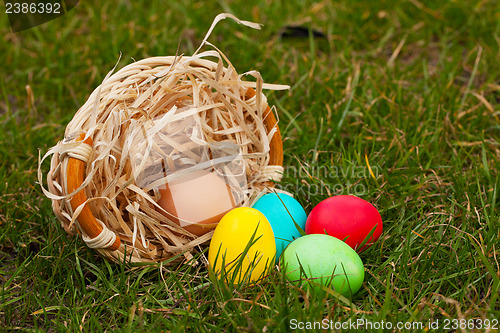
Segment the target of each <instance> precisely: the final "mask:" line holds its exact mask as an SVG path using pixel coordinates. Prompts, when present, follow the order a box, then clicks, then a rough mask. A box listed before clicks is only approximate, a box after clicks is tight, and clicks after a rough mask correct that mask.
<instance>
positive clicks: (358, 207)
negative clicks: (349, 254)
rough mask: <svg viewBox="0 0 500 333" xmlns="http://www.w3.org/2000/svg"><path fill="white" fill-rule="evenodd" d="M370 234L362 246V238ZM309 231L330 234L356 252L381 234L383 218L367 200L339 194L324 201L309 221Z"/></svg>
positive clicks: (307, 230)
mask: <svg viewBox="0 0 500 333" xmlns="http://www.w3.org/2000/svg"><path fill="white" fill-rule="evenodd" d="M373 229H375V231H373V234H372V235H371V237H370V238H369V239H368V241H366V243H365V244H364V245H363V246H362V247H361V248H360V246H361V244H362V243H363V241H364V240H365V239H366V238H367V237H368V235H369V234H370V233H371V232H372V230H373ZM305 231H306V234H325V233H326V234H328V235H330V236H333V237H336V238H338V239H341V240H344V241H345V242H346V243H347V244H348V245H349V246H350V247H352V248H353V249H354V250H356V251H357V252H361V251H363V250H365V249H367V248H368V247H370V246H371V245H372V244H373V243H374V242H375V241H376V240H377V239H378V238H379V237H380V235H381V234H382V218H381V217H380V214H379V212H378V211H377V209H376V208H375V207H374V206H373V205H372V204H371V203H369V202H368V201H366V200H363V199H361V198H358V197H355V196H352V195H339V196H335V197H331V198H328V199H325V200H323V201H321V202H320V203H319V204H318V205H317V206H316V207H314V208H313V210H312V211H311V213H310V214H309V216H308V217H307V221H306V230H305Z"/></svg>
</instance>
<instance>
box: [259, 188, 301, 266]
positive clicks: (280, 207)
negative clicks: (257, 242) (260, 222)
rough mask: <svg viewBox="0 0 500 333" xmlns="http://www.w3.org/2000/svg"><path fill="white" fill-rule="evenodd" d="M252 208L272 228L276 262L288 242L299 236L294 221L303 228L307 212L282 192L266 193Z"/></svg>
mask: <svg viewBox="0 0 500 333" xmlns="http://www.w3.org/2000/svg"><path fill="white" fill-rule="evenodd" d="M280 199H281V200H280ZM252 208H255V209H257V210H258V211H260V212H261V213H262V214H264V216H265V217H266V218H267V220H268V221H269V223H270V224H271V227H272V228H273V232H274V239H275V241H276V262H278V260H279V257H280V255H281V253H282V252H283V250H284V249H285V248H286V247H287V246H288V244H290V243H291V242H292V241H293V240H294V239H295V238H299V237H300V236H301V234H300V232H299V230H298V229H297V227H296V226H295V223H297V225H298V226H299V227H300V228H302V230H304V228H305V226H306V220H307V214H306V212H305V211H304V208H302V206H301V205H300V203H299V202H298V201H297V200H295V199H294V198H292V197H291V196H289V195H287V194H283V193H278V194H276V193H268V194H266V195H264V196H262V197H261V198H260V199H259V200H257V202H256V203H255V204H254V205H253V206H252ZM294 221H295V223H294Z"/></svg>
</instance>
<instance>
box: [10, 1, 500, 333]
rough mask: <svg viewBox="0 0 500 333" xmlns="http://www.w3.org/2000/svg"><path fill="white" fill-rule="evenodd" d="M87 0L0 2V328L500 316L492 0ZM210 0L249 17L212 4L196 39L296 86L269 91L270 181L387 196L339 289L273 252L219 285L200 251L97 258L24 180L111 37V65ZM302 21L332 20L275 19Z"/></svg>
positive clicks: (167, 34) (185, 43)
mask: <svg viewBox="0 0 500 333" xmlns="http://www.w3.org/2000/svg"><path fill="white" fill-rule="evenodd" d="M101 3H103V2H98V1H91V3H89V2H87V1H81V2H80V3H79V4H78V6H77V7H76V8H75V9H74V10H72V11H71V12H70V13H68V14H67V15H65V16H63V17H61V18H59V19H57V20H55V21H52V22H50V23H47V24H44V25H42V26H39V27H36V28H33V29H30V30H27V31H23V32H20V33H16V34H13V33H11V32H10V28H9V26H8V20H7V16H6V15H5V14H0V35H1V36H2V37H1V39H0V63H1V64H2V67H1V74H2V75H1V80H0V142H1V145H0V179H1V181H0V327H1V329H0V330H21V331H55V332H58V331H85V332H98V331H109V332H111V331H118V332H121V331H124V332H132V331H134V332H140V331H144V332H150V331H161V330H163V331H169V330H170V331H185V330H186V331H202V332H203V331H217V330H227V331H263V330H266V331H267V332H274V331H283V332H284V331H288V330H289V328H290V326H289V325H290V321H291V320H292V319H296V320H297V321H310V322H312V321H321V320H323V319H325V318H327V319H328V320H332V321H338V322H345V321H348V320H349V319H350V320H352V321H356V320H358V319H366V320H369V321H372V322H376V321H382V320H384V321H390V322H391V323H394V325H395V324H396V323H397V322H407V321H422V322H425V323H427V322H428V320H440V321H441V325H443V321H444V320H445V319H447V318H448V319H466V320H470V319H476V320H477V319H490V320H491V319H498V318H500V299H499V297H498V294H499V287H500V267H499V257H500V246H499V238H500V227H499V225H500V224H499V222H500V221H499V220H500V213H499V198H500V193H499V191H500V188H499V187H500V173H499V171H498V170H499V169H500V142H499V141H500V120H499V119H500V112H499V111H500V108H499V101H500V72H499V68H498V60H499V58H498V55H499V46H500V36H499V33H500V16H499V15H500V14H499V13H500V11H499V6H498V4H497V3H496V1H494V0H482V1H479V0H472V1H418V0H410V1H396V0H386V1H368V0H358V1H332V2H329V1H323V2H318V3H311V2H308V1H264V0H259V1H255V2H252V1H245V2H241V3H239V2H236V1H224V0H220V1H218V2H210V4H208V3H209V2H197V1H184V2H182V1H151V2H149V1H122V2H120V3H119V4H114V3H113V2H106V4H104V5H103V4H101ZM112 3H113V4H112ZM223 11H227V12H231V13H233V14H235V15H236V16H238V17H239V18H241V19H246V20H250V21H255V22H259V23H263V24H264V26H263V29H262V30H261V31H254V30H252V29H248V28H244V27H241V26H238V25H237V24H235V23H234V22H230V21H224V22H222V23H221V24H219V25H218V27H217V28H216V30H215V31H214V34H213V35H212V37H211V38H210V41H212V42H213V43H215V44H216V45H217V46H218V47H219V48H220V49H222V50H223V51H224V52H225V53H226V55H228V57H229V58H230V59H231V61H232V62H233V64H234V65H235V66H236V68H237V69H238V71H239V72H245V71H248V70H252V69H256V70H259V71H260V72H261V73H262V75H263V77H264V79H265V81H267V82H272V83H282V84H290V85H291V87H292V88H291V89H290V91H289V92H286V91H285V92H271V93H269V94H268V99H269V100H270V102H271V103H272V104H275V105H276V106H277V108H278V113H279V116H280V128H281V130H282V134H283V137H284V148H285V165H286V166H288V167H289V170H288V172H287V173H286V174H285V177H284V179H283V182H282V184H280V186H282V187H284V188H287V189H288V190H289V191H290V192H292V193H294V194H296V195H297V197H298V199H299V201H300V202H301V203H302V204H303V205H304V207H305V209H306V211H308V212H309V211H310V209H311V208H312V207H313V206H314V205H315V204H317V203H318V202H320V201H321V200H323V199H324V198H326V197H328V196H330V195H334V194H339V193H344V194H345V193H353V194H357V195H359V196H361V197H362V198H364V199H366V200H368V201H370V202H372V203H373V204H374V205H375V206H376V207H377V208H378V209H379V211H380V213H381V215H382V218H383V221H384V232H383V235H382V238H381V240H380V241H379V242H378V243H376V244H375V245H374V246H372V247H371V248H369V249H368V250H367V251H365V252H364V253H362V254H361V258H362V260H363V262H364V265H365V268H366V278H365V282H364V285H363V287H362V289H361V290H360V292H359V293H357V294H356V295H355V296H354V297H353V298H352V300H347V301H346V300H345V299H342V298H339V297H338V296H336V294H335V293H329V294H327V295H316V294H309V293H306V292H305V291H303V290H300V289H298V288H297V287H294V286H293V285H291V284H290V283H288V282H287V281H286V280H285V279H284V277H283V276H282V275H281V274H280V273H279V271H276V273H275V274H273V275H272V276H271V277H270V278H268V279H266V280H265V281H263V282H262V283H260V284H258V285H256V286H243V287H238V288H226V287H225V286H224V285H223V284H221V283H213V282H214V281H211V280H210V278H209V275H208V273H207V270H206V268H205V267H198V268H192V267H190V266H186V265H185V266H179V267H168V268H167V267H147V268H144V269H130V268H127V267H126V266H125V265H123V264H112V263H108V262H107V261H105V260H103V259H102V258H100V257H99V256H97V255H96V253H95V252H93V251H92V250H88V249H87V248H86V247H85V245H84V244H83V242H82V241H81V240H80V239H73V238H70V237H68V236H66V235H65V234H64V231H63V230H62V228H61V227H60V225H59V222H58V221H57V220H56V218H55V216H54V215H53V213H52V211H51V205H50V200H48V199H46V198H45V197H44V196H43V195H42V192H41V190H40V187H39V185H38V184H37V183H36V170H37V159H38V154H39V151H41V152H42V153H45V152H46V151H47V150H48V149H49V148H50V147H51V146H53V145H54V144H55V143H56V142H57V141H58V140H60V139H61V138H62V136H63V132H64V128H65V125H66V124H67V123H68V121H69V120H70V119H71V118H72V116H73V114H74V112H75V111H76V110H77V109H78V108H79V107H80V106H81V105H82V104H83V103H84V102H85V100H86V99H87V98H88V96H89V95H90V93H91V92H92V90H93V89H94V88H95V87H96V86H97V85H99V83H100V81H101V80H102V79H103V78H104V76H105V75H106V73H107V72H108V71H109V70H110V69H111V68H112V67H113V66H114V64H115V62H116V61H117V59H118V57H119V54H120V52H121V53H122V58H121V61H120V64H119V67H121V66H123V65H125V64H128V63H130V62H131V61H132V60H131V58H133V59H137V60H138V59H141V58H144V57H148V56H157V55H173V54H175V53H176V50H177V46H178V44H179V39H180V44H179V45H180V50H181V52H183V53H184V54H191V53H192V52H193V51H194V50H195V49H196V48H197V46H198V44H199V42H200V41H201V39H202V38H203V36H204V34H205V32H206V31H207V29H208V27H209V26H210V24H211V22H212V20H213V18H214V17H215V15H216V14H218V13H220V12H223ZM297 24H300V25H303V26H305V27H308V28H311V29H315V30H318V31H321V32H323V33H324V34H325V35H326V37H324V38H312V37H309V38H308V37H295V38H279V36H278V33H279V31H280V29H281V28H282V27H284V26H287V25H297ZM233 31H234V32H233ZM27 86H29V87H30V89H28V90H27V88H26V87H27ZM29 90H31V91H32V92H33V94H32V95H30V94H28V93H27V91H29ZM367 162H368V163H369V165H370V166H371V168H372V171H373V173H374V176H375V178H374V177H372V176H371V174H370V172H369V171H368V169H367ZM46 168H47V166H45V169H46ZM499 325H500V324H499ZM450 326H451V325H450ZM441 327H442V328H443V326H441ZM441 330H442V329H441ZM345 331H348V330H345ZM408 331H412V330H408ZM414 331H417V329H414Z"/></svg>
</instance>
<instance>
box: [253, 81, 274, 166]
mask: <svg viewBox="0 0 500 333" xmlns="http://www.w3.org/2000/svg"><path fill="white" fill-rule="evenodd" d="M256 94H257V93H256V92H255V90H254V89H253V88H248V89H247V91H246V92H245V97H246V98H247V99H249V98H252V97H254V96H255V95H256ZM276 123H277V120H276V117H275V116H274V113H272V112H271V108H270V107H269V105H268V106H267V108H266V110H265V111H264V125H265V126H266V129H267V130H268V131H270V130H271V129H272V128H273V127H274V126H275V125H276ZM276 127H277V131H276V133H275V134H274V135H273V138H272V139H271V142H270V143H269V145H270V147H271V150H270V151H269V162H270V164H272V165H280V166H283V140H282V139H281V132H280V128H279V126H276Z"/></svg>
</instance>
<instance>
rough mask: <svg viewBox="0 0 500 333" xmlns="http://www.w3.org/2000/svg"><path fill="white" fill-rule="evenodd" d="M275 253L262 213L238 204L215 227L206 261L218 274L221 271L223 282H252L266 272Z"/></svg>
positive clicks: (271, 231)
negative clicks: (224, 279) (237, 206)
mask: <svg viewBox="0 0 500 333" xmlns="http://www.w3.org/2000/svg"><path fill="white" fill-rule="evenodd" d="M251 240H252V242H250V241H251ZM247 247H249V248H247ZM243 253H245V255H244V257H243ZM275 256H276V242H275V240H274V234H273V229H272V228H271V225H270V224H269V222H268V221H267V219H266V217H265V216H264V214H262V213H261V212H259V211H258V210H256V209H254V208H248V207H239V208H235V209H233V210H231V211H229V212H228V213H227V214H226V215H224V217H223V218H222V219H221V220H220V222H219V224H218V225H217V228H215V232H214V234H213V237H212V241H211V242H210V248H209V251H208V262H209V265H210V268H211V269H212V270H213V271H214V272H215V273H216V274H217V276H218V277H221V273H222V272H224V273H223V276H225V278H226V282H227V281H232V280H233V279H234V283H240V282H252V281H256V280H258V279H260V278H262V277H264V276H265V275H267V274H268V270H269V268H270V267H271V266H272V264H273V263H274V260H275V259H274V258H275ZM223 265H224V267H225V268H224V270H222V267H223Z"/></svg>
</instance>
